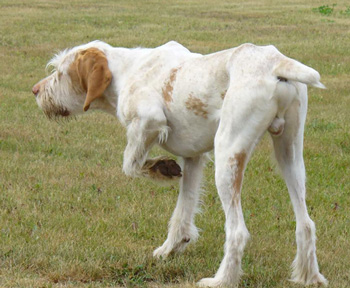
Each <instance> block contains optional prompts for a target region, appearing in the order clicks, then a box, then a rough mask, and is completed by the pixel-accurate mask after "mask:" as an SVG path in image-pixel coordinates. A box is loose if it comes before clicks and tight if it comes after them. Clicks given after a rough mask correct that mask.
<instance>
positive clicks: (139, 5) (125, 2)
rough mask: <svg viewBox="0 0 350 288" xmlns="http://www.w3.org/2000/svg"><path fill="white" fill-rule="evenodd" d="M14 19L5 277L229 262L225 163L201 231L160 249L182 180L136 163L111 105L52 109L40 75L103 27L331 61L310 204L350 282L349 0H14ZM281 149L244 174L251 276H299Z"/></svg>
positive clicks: (175, 270)
mask: <svg viewBox="0 0 350 288" xmlns="http://www.w3.org/2000/svg"><path fill="white" fill-rule="evenodd" d="M243 2H244V3H243ZM333 3H336V4H337V5H336V6H333ZM347 5H348V6H347ZM0 29H1V30H0V31H1V33H0V35H1V39H0V41H1V42H0V45H1V46H0V64H1V70H0V73H1V74H0V287H193V286H194V283H195V282H196V281H198V280H199V279H201V278H202V277H208V276H212V275H213V274H214V273H215V271H216V269H217V268H218V266H219V263H220V260H221V258H222V255H223V243H224V229H223V227H224V215H223V212H222V209H221V205H220V201H219V198H218V196H217V193H216V189H215V185H214V170H213V163H209V164H208V165H207V168H206V171H205V174H206V180H205V182H204V185H203V186H204V191H205V193H204V195H203V197H202V202H203V206H202V213H201V214H199V215H198V216H197V217H196V224H197V226H198V227H199V228H200V229H201V237H200V239H199V240H198V242H197V243H196V244H195V245H190V246H189V247H188V249H187V250H186V251H185V253H184V254H181V255H175V256H173V257H171V258H170V259H167V260H166V261H158V260H155V259H153V257H152V251H153V250H154V249H155V248H156V247H158V246H159V245H161V244H162V243H163V241H164V240H165V238H166V234H167V222H168V220H169V218H170V216H171V213H172V210H173V208H174V206H175V203H176V199H177V193H178V186H177V185H174V186H171V187H167V188H164V187H159V186H157V185H156V184H154V183H152V182H150V181H148V180H146V179H135V180H131V179H129V178H127V177H126V176H124V175H123V173H122V171H121V165H122V160H123V159H122V152H123V149H124V147H125V142H126V140H125V136H124V134H125V133H124V132H125V131H124V129H123V128H122V127H121V126H120V125H119V124H118V122H117V120H116V119H114V118H113V117H111V116H108V115H105V114H102V113H92V114H89V115H86V116H84V117H79V118H77V119H76V120H75V121H71V122H68V123H65V122H63V123H56V122H49V121H48V120H47V119H45V117H44V115H43V113H42V112H41V111H40V110H39V109H38V107H37V105H36V103H35V100H34V96H33V95H32V94H31V87H32V85H33V84H35V83H36V82H37V81H38V80H39V79H41V78H43V77H44V76H45V70H44V68H45V65H46V63H47V61H48V60H49V59H50V58H51V57H52V56H53V54H54V53H55V52H57V51H59V50H61V49H63V48H66V47H73V46H75V45H78V44H82V43H85V42H88V41H90V40H94V39H100V40H103V41H106V42H108V43H110V44H112V45H114V46H124V47H136V46H145V47H153V46H157V45H160V44H162V43H165V42H167V41H169V40H176V41H178V42H181V43H182V44H184V45H185V46H187V47H188V48H189V49H190V50H192V51H196V52H200V53H210V52H214V51H217V50H221V49H225V48H229V47H234V46H237V45H239V44H241V43H244V42H252V43H255V44H274V45H275V46H276V47H277V48H278V49H279V50H280V51H281V52H282V53H284V54H286V55H288V56H290V57H292V58H295V59H298V60H300V61H302V62H303V63H305V64H307V65H309V66H311V67H313V68H315V69H317V70H318V71H319V72H320V73H321V75H322V81H323V83H324V84H325V85H326V86H327V88H328V89H327V90H318V89H314V88H311V89H310V90H309V114H308V119H307V124H306V134H305V153H304V155H305V162H306V168H307V175H308V181H307V190H308V192H307V193H308V197H307V203H308V207H309V212H310V215H311V217H312V218H313V220H314V221H315V223H316V227H317V236H318V242H317V247H318V259H319V263H320V269H321V272H322V273H323V274H324V275H325V276H326V277H327V278H328V280H329V282H330V285H329V287H335V288H338V287H344V288H345V287H349V285H350V273H349V271H350V249H349V248H350V246H349V243H350V195H349V194H350V181H349V180H350V178H349V175H350V134H349V131H350V81H349V79H350V41H349V39H350V8H349V2H347V1H331V2H330V1H305V0H303V1H301V0H296V1H285V0H281V1H272V0H263V1H257V0H255V1H254V0H252V1H236V0H231V1H224V0H216V1H209V0H204V1H200V0H188V1H185V0H182V1H177V0H176V1H160V0H159V1H156V0H151V1H135V0H132V1H130V0H120V1H112V0H110V1H108V0H101V1H95V0H93V1H92V0H86V1H82V0H70V1H68V0H63V1H61V0H60V1H59V0H45V1H44V0H23V1H19V0H1V1H0ZM270 148H271V144H270V142H269V139H268V137H265V138H264V139H263V140H262V142H261V143H260V145H259V146H258V148H257V150H256V152H255V154H254V157H253V159H252V160H251V162H250V163H249V165H248V168H247V172H246V176H245V182H244V185H243V195H242V197H243V199H242V201H243V209H244V215H245V220H246V223H247V227H248V229H249V231H250V233H251V240H250V242H249V244H248V245H247V248H246V252H245V255H244V258H243V269H244V272H245V274H244V276H243V278H242V281H241V284H240V287H298V286H297V285H294V284H291V283H290V282H289V281H288V278H289V277H290V265H291V263H292V261H293V259H294V255H295V251H296V245H295V234H294V230H295V221H294V215H293V211H292V206H291V204H290V201H289V196H288V193H287V190H286V187H285V185H284V182H283V181H282V180H281V178H280V177H279V176H278V174H277V173H275V168H274V165H273V161H270V154H271V149H270ZM153 153H154V154H157V155H158V154H160V153H163V152H160V151H159V150H157V149H155V151H154V152H153Z"/></svg>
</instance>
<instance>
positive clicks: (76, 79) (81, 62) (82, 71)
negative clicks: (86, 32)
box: [68, 48, 112, 111]
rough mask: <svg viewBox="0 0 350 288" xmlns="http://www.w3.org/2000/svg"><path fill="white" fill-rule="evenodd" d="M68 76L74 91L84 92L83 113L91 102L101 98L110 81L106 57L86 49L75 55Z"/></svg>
mask: <svg viewBox="0 0 350 288" xmlns="http://www.w3.org/2000/svg"><path fill="white" fill-rule="evenodd" d="M68 74H69V76H70V78H71V81H72V85H73V89H74V90H75V91H85V92H86V99H85V103H84V111H87V110H88V109H89V107H90V104H91V102H92V101H94V100H95V99H97V98H100V97H102V96H103V92H104V91H105V90H106V88H107V87H108V86H109V84H110V83H111V80H112V73H111V71H110V70H109V68H108V61H107V58H106V55H105V54H104V53H103V52H102V51H101V50H99V49H97V48H88V49H86V50H83V51H80V52H79V53H77V55H76V57H75V60H74V62H73V63H72V64H71V65H70V66H69V70H68Z"/></svg>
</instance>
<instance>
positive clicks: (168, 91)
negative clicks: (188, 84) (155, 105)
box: [162, 68, 180, 105]
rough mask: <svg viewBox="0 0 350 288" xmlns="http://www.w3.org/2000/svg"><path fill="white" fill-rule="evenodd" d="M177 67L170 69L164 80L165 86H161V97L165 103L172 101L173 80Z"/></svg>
mask: <svg viewBox="0 0 350 288" xmlns="http://www.w3.org/2000/svg"><path fill="white" fill-rule="evenodd" d="M179 69H180V68H174V69H172V70H171V71H170V76H169V79H168V80H167V81H166V82H165V86H164V87H163V88H162V93H163V98H164V100H165V103H166V105H167V103H169V102H171V101H173V90H174V82H175V80H176V75H177V72H178V70H179Z"/></svg>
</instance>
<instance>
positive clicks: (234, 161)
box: [228, 152, 247, 201]
mask: <svg viewBox="0 0 350 288" xmlns="http://www.w3.org/2000/svg"><path fill="white" fill-rule="evenodd" d="M246 158H247V154H246V153H245V152H241V153H237V154H235V155H234V157H231V158H229V161H228V163H229V165H230V166H231V168H235V172H234V175H233V183H232V187H233V190H234V191H233V200H235V201H237V197H238V195H239V194H240V193H241V187H242V180H243V172H244V166H245V161H246Z"/></svg>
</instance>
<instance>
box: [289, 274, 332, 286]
mask: <svg viewBox="0 0 350 288" xmlns="http://www.w3.org/2000/svg"><path fill="white" fill-rule="evenodd" d="M290 281H291V282H294V283H298V284H302V285H323V286H328V281H327V279H326V278H325V277H324V276H323V275H322V274H321V273H317V274H315V275H314V276H312V277H310V279H307V280H306V279H305V277H302V276H300V277H297V276H294V277H292V279H290Z"/></svg>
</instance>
